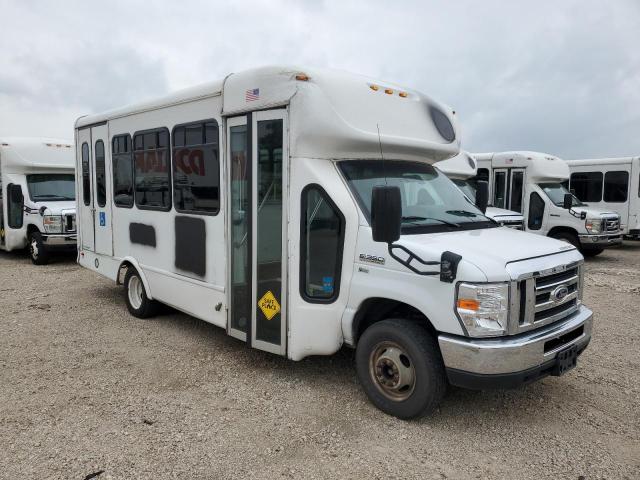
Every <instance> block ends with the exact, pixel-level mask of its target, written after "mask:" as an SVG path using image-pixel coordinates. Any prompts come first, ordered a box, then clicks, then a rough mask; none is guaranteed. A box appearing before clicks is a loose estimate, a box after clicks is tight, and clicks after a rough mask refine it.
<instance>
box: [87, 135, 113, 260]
mask: <svg viewBox="0 0 640 480" xmlns="http://www.w3.org/2000/svg"><path fill="white" fill-rule="evenodd" d="M91 140H92V142H93V143H92V147H93V152H92V164H91V168H92V171H93V185H94V186H95V187H94V189H93V207H94V217H93V221H94V228H93V231H94V236H95V250H94V251H95V252H96V253H100V254H102V255H112V254H113V242H112V238H111V231H112V230H111V198H112V193H111V178H112V176H111V175H109V174H108V173H107V172H109V171H111V169H110V168H108V165H111V161H110V159H111V153H110V152H111V148H110V145H109V135H108V130H107V126H106V125H100V126H97V127H92V128H91Z"/></svg>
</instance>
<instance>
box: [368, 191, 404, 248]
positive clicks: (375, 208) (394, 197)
mask: <svg viewBox="0 0 640 480" xmlns="http://www.w3.org/2000/svg"><path fill="white" fill-rule="evenodd" d="M401 225H402V197H401V196H400V188H399V187H395V186H393V187H392V186H388V185H378V186H375V187H373V191H372V195H371V230H372V232H373V241H374V242H385V243H388V244H392V243H393V242H395V241H396V240H398V239H399V238H400V227H401Z"/></svg>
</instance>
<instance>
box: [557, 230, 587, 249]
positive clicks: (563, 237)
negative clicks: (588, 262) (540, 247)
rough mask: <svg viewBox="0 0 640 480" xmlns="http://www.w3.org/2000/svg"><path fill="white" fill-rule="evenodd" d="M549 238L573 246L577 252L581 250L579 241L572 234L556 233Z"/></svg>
mask: <svg viewBox="0 0 640 480" xmlns="http://www.w3.org/2000/svg"><path fill="white" fill-rule="evenodd" d="M550 236H551V238H555V239H556V240H560V241H561V242H566V243H569V244H571V245H573V246H574V247H576V248H577V249H578V250H579V251H582V248H581V246H580V239H579V238H578V236H577V235H576V234H574V233H571V232H557V233H554V234H553V235H550Z"/></svg>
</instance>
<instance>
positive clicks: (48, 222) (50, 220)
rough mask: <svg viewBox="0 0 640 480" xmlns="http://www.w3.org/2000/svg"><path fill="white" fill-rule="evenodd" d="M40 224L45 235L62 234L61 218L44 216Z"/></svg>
mask: <svg viewBox="0 0 640 480" xmlns="http://www.w3.org/2000/svg"><path fill="white" fill-rule="evenodd" d="M42 224H43V225H44V231H45V232H46V233H62V216H60V215H45V216H44V217H42Z"/></svg>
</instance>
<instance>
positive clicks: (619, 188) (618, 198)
mask: <svg viewBox="0 0 640 480" xmlns="http://www.w3.org/2000/svg"><path fill="white" fill-rule="evenodd" d="M628 192H629V173H628V172H607V173H605V175H604V201H605V202H613V203H624V202H626V201H627V194H628Z"/></svg>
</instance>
